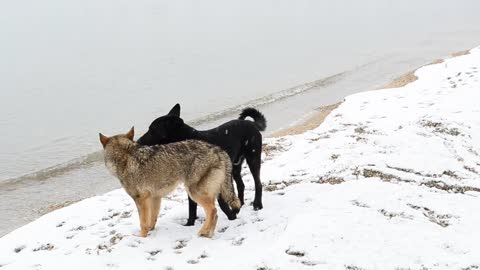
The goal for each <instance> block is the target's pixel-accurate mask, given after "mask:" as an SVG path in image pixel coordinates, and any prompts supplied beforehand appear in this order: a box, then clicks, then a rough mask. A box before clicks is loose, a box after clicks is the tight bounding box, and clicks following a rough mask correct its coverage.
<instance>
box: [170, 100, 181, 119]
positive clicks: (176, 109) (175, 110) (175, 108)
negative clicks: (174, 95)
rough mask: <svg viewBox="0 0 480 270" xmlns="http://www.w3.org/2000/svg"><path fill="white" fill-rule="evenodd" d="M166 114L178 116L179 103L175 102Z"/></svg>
mask: <svg viewBox="0 0 480 270" xmlns="http://www.w3.org/2000/svg"><path fill="white" fill-rule="evenodd" d="M168 115H171V116H176V117H180V104H178V103H177V104H175V106H173V108H172V109H171V110H170V111H169V112H168Z"/></svg>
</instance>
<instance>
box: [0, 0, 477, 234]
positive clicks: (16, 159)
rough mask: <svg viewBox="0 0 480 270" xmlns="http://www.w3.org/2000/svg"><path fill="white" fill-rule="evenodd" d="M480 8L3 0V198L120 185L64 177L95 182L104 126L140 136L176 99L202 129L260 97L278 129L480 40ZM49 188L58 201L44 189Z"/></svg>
mask: <svg viewBox="0 0 480 270" xmlns="http://www.w3.org/2000/svg"><path fill="white" fill-rule="evenodd" d="M479 10H480V1H478V0H458V1H442V0H423V1H417V0H402V1H393V0H365V1H357V0H340V1H338V0H335V1H332V0H330V1H326V0H325V1H324V0H295V1H291V0H290V1H286V0H265V1H257V0H245V1H228V0H227V1H226V0H204V1H196V0H183V1H177V0H175V1H174V0H172V1H163V0H137V1H126V0H102V1H98V0H82V1H76V2H71V1H64V0H41V1H38V0H4V1H2V2H1V3H0V131H1V135H0V136H1V137H0V149H1V151H0V193H1V194H2V198H10V199H11V201H9V202H6V203H2V205H0V213H1V214H2V215H5V214H9V215H10V216H15V215H16V214H15V213H16V212H15V211H17V210H15V209H21V207H19V206H16V208H15V202H14V201H15V200H19V202H18V203H21V200H24V199H23V198H22V196H30V197H29V198H30V199H31V200H32V202H31V203H35V202H38V201H42V200H43V201H45V200H44V199H42V198H44V197H45V196H47V195H48V196H49V200H52V199H54V198H57V199H59V198H62V199H65V198H68V197H69V196H74V194H77V195H78V194H81V196H80V197H85V196H89V195H92V194H95V193H98V192H103V191H104V190H108V189H109V188H111V185H107V186H106V187H104V188H100V187H99V186H98V185H97V186H96V185H95V184H92V183H89V184H88V187H84V188H85V190H83V191H82V192H81V193H78V192H75V191H72V190H69V191H68V189H69V187H72V186H71V185H70V186H69V185H66V184H65V183H67V182H65V181H67V180H65V179H74V177H73V176H72V175H76V176H77V177H80V178H81V177H85V176H86V175H88V178H89V179H91V178H95V177H96V176H98V172H97V171H95V173H92V172H91V171H89V170H90V169H91V166H93V165H92V164H94V165H95V166H96V164H97V163H98V161H99V154H98V153H99V150H100V144H99V142H98V132H103V133H105V134H115V133H118V132H125V131H127V130H128V129H129V128H130V127H131V126H132V125H135V127H136V130H137V132H138V133H141V132H142V131H144V130H145V129H146V128H147V127H148V125H149V123H150V122H151V121H152V120H153V119H154V118H156V117H157V116H160V115H162V114H164V113H166V112H167V111H168V110H169V109H170V107H172V106H173V105H174V104H175V103H177V102H180V103H181V104H182V114H183V117H184V119H186V120H187V122H190V123H193V124H194V125H195V126H199V127H207V126H212V125H214V124H216V123H218V122H221V121H224V120H226V119H229V118H232V117H235V116H236V114H238V111H239V110H240V108H241V107H243V106H247V105H254V106H257V107H258V108H259V109H261V110H262V111H263V112H264V113H265V114H266V116H267V118H268V120H269V129H268V131H269V132H272V131H275V130H276V129H279V128H281V127H285V126H287V125H289V124H291V123H292V122H294V121H296V120H298V119H299V118H300V117H302V116H303V115H305V114H307V113H308V112H311V111H312V110H313V109H314V108H317V107H319V106H322V105H326V104H329V103H333V102H336V101H338V100H341V99H342V98H343V97H344V96H345V95H348V94H352V93H355V92H360V91H364V90H368V89H372V88H376V87H379V86H381V85H383V84H385V83H387V82H388V81H390V80H391V79H392V78H394V77H396V76H398V75H400V74H402V73H405V72H407V71H409V70H411V69H413V68H416V67H418V66H420V65H422V64H425V63H427V62H429V61H431V60H433V59H435V58H439V57H444V56H447V55H449V54H450V53H452V52H455V51H458V50H463V49H469V48H472V47H474V46H477V45H480V16H478V11H479ZM332 76H333V77H332ZM310 82H316V83H313V84H309V83H310ZM59 176H62V177H64V178H62V179H64V180H62V181H64V182H62V181H60V180H59V178H58V177H59ZM69 177H70V178H69ZM98 177H99V178H101V177H100V176H98ZM49 181H50V182H49ZM19 183H20V184H21V189H23V191H24V192H25V193H22V194H16V193H15V192H20V191H19V190H20V187H18V186H16V188H14V187H15V185H18V184H19ZM39 183H42V184H41V185H40V184H39ZM45 183H47V184H45ZM53 183H56V184H55V185H57V186H56V187H57V188H56V193H55V194H57V195H51V194H48V189H47V190H44V189H45V187H46V186H45V185H54V184H53ZM80 184H81V183H80ZM62 185H64V186H62ZM2 187H3V189H2ZM23 191H22V192H23ZM60 194H61V195H60ZM78 196H79V195H78ZM36 200H37V201H36ZM4 201H5V200H4ZM40 204H41V203H40ZM35 205H37V204H35ZM23 207H26V206H23ZM28 207H30V206H28ZM13 220H15V219H13ZM5 226H7V225H4V224H0V227H1V228H3V227H5ZM11 226H12V225H11V224H10V227H11ZM10 227H9V228H10ZM1 228H0V229H1ZM0 232H1V231H0ZM0 234H1V233H0Z"/></svg>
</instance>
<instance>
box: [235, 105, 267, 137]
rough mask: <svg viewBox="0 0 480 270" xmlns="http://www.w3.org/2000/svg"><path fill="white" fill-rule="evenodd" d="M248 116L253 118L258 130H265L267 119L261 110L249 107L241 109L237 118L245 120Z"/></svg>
mask: <svg viewBox="0 0 480 270" xmlns="http://www.w3.org/2000/svg"><path fill="white" fill-rule="evenodd" d="M249 116H250V117H251V118H253V121H254V123H255V125H256V126H257V128H258V130H260V131H265V129H266V128H267V119H265V116H264V115H263V114H262V113H261V112H259V111H258V110H257V109H254V108H250V107H249V108H245V109H243V111H242V112H241V113H240V117H238V119H240V120H245V118H247V117H249Z"/></svg>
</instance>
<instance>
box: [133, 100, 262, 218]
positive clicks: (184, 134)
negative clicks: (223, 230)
mask: <svg viewBox="0 0 480 270" xmlns="http://www.w3.org/2000/svg"><path fill="white" fill-rule="evenodd" d="M247 117H251V118H253V120H254V122H252V121H248V120H245V118H247ZM266 127H267V121H266V119H265V117H264V116H263V114H262V113H260V112H259V111H258V110H256V109H253V108H246V109H244V110H243V111H242V113H241V114H240V117H239V119H236V120H231V121H229V122H227V123H225V124H223V125H220V126H218V127H216V128H214V129H210V130H204V131H198V130H196V129H194V128H192V127H190V126H189V125H187V124H185V123H184V122H183V120H182V118H180V105H179V104H176V105H175V106H174V107H173V108H172V109H171V110H170V112H169V113H168V114H167V115H164V116H162V117H159V118H157V119H155V121H153V122H152V124H151V125H150V127H149V129H148V131H147V133H145V134H144V135H143V136H142V137H141V138H140V139H138V141H137V143H139V144H141V145H156V144H166V143H172V142H178V141H183V140H188V139H197V140H203V141H206V142H208V143H211V144H215V145H218V146H220V147H221V148H222V149H223V150H225V152H227V153H228V155H229V156H230V158H231V160H232V164H233V169H232V175H233V179H234V180H235V183H236V185H237V190H238V198H239V199H240V201H241V203H242V204H244V190H245V185H244V183H243V180H242V176H241V170H242V163H243V161H244V160H245V159H246V160H247V164H248V167H249V168H250V172H251V173H252V176H253V179H254V181H255V199H254V201H253V208H254V209H255V210H259V209H262V208H263V205H262V183H261V182H260V166H261V158H260V156H261V154H262V134H261V133H260V131H264V130H265V128H266ZM218 203H219V206H220V208H221V209H222V211H223V212H224V213H225V214H226V215H227V217H228V218H229V219H230V220H232V219H235V218H236V213H234V212H232V211H231V210H230V208H229V207H228V205H227V204H226V203H225V201H224V200H223V199H222V198H221V197H219V198H218ZM196 218H197V204H196V203H195V202H194V201H193V200H191V199H190V198H189V213H188V221H187V224H186V225H187V226H191V225H193V224H194V223H195V219H196Z"/></svg>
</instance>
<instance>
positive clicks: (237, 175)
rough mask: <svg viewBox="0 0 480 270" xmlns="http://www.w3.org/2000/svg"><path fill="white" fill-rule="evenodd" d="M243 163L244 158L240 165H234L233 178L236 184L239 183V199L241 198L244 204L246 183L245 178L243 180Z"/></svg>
mask: <svg viewBox="0 0 480 270" xmlns="http://www.w3.org/2000/svg"><path fill="white" fill-rule="evenodd" d="M242 163H243V159H242V161H241V162H238V165H233V169H232V174H233V179H234V180H235V184H236V185H237V192H238V199H240V202H241V203H242V205H243V204H244V192H245V184H244V183H243V180H242Z"/></svg>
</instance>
